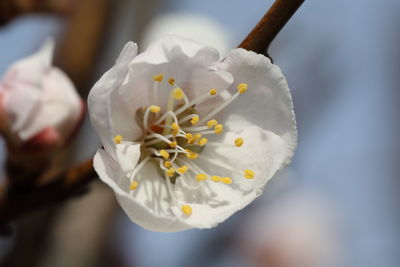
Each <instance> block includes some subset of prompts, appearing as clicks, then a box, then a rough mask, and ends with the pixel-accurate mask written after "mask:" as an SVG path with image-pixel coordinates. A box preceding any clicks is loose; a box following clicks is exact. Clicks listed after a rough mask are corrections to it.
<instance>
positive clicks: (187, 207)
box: [181, 205, 192, 215]
mask: <svg viewBox="0 0 400 267" xmlns="http://www.w3.org/2000/svg"><path fill="white" fill-rule="evenodd" d="M181 209H182V212H183V213H185V214H186V215H190V214H192V207H191V206H190V205H182V207H181Z"/></svg>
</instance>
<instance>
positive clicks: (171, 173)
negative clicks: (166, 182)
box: [165, 167, 175, 177]
mask: <svg viewBox="0 0 400 267" xmlns="http://www.w3.org/2000/svg"><path fill="white" fill-rule="evenodd" d="M165 173H166V174H167V176H168V177H172V176H174V174H175V169H174V168H172V167H171V168H169V169H168V170H166V171H165Z"/></svg>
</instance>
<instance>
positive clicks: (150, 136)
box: [144, 133, 171, 145]
mask: <svg viewBox="0 0 400 267" xmlns="http://www.w3.org/2000/svg"><path fill="white" fill-rule="evenodd" d="M147 138H148V139H150V138H156V140H150V141H147V142H145V143H144V144H145V145H152V144H157V143H158V142H160V140H161V141H164V142H165V143H167V144H170V143H171V140H169V139H168V138H167V137H165V136H164V135H161V134H158V133H153V134H149V135H148V136H147V137H146V139H147Z"/></svg>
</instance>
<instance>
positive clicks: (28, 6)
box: [0, 0, 72, 25]
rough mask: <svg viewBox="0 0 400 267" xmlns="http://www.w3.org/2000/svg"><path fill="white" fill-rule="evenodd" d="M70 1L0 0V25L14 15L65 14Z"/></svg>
mask: <svg viewBox="0 0 400 267" xmlns="http://www.w3.org/2000/svg"><path fill="white" fill-rule="evenodd" d="M71 6H72V4H71V3H70V1H37V0H25V1H15V0H1V1H0V25H2V24H6V23H7V22H9V21H11V20H12V19H14V18H15V17H17V16H19V15H23V14H28V13H36V12H40V13H42V12H43V13H52V14H60V15H66V14H67V13H68V12H70V9H71Z"/></svg>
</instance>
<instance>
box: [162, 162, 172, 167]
mask: <svg viewBox="0 0 400 267" xmlns="http://www.w3.org/2000/svg"><path fill="white" fill-rule="evenodd" d="M164 166H165V167H166V168H171V167H172V163H171V162H169V161H168V160H167V161H164Z"/></svg>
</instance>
